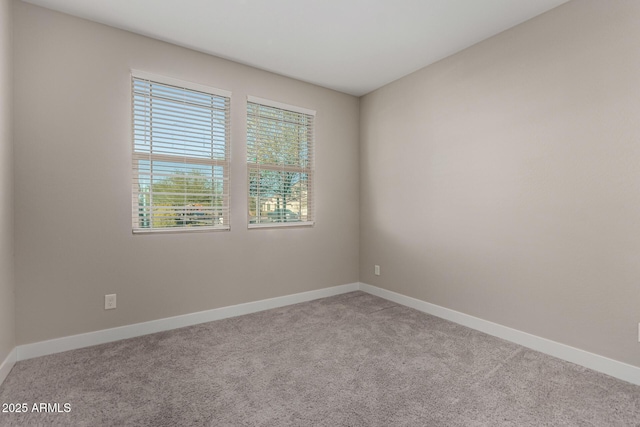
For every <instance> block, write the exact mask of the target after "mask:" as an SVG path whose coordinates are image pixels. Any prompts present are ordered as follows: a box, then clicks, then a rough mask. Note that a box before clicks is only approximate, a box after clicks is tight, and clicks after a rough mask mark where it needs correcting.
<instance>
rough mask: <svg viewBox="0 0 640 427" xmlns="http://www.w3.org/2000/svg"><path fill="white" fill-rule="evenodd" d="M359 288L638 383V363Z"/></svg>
mask: <svg viewBox="0 0 640 427" xmlns="http://www.w3.org/2000/svg"><path fill="white" fill-rule="evenodd" d="M360 290H361V291H364V292H367V293H369V294H372V295H375V296H378V297H380V298H384V299H386V300H389V301H393V302H395V303H398V304H401V305H404V306H407V307H411V308H414V309H416V310H419V311H422V312H424V313H428V314H431V315H434V316H436V317H440V318H442V319H446V320H450V321H452V322H454V323H458V324H460V325H463V326H466V327H468V328H471V329H475V330H478V331H481V332H484V333H485V334H489V335H493V336H495V337H498V338H502V339H504V340H507V341H511V342H514V343H516V344H520V345H521V346H524V347H528V348H530V349H532V350H536V351H539V352H541V353H545V354H548V355H550V356H554V357H557V358H558V359H562V360H566V361H568V362H571V363H575V364H576V365H581V366H584V367H586V368H589V369H593V370H594V371H598V372H602V373H603V374H607V375H610V376H612V377H615V378H618V379H621V380H623V381H627V382H630V383H632V384H636V385H640V368H639V367H637V366H633V365H629V364H626V363H623V362H619V361H617V360H613V359H609V358H607V357H604V356H600V355H598V354H595V353H589V352H588V351H584V350H580V349H578V348H574V347H571V346H568V345H566V344H561V343H559V342H556V341H551V340H548V339H546V338H541V337H538V336H536V335H531V334H528V333H526V332H522V331H519V330H517V329H512V328H509V327H507V326H503V325H499V324H497V323H493V322H489V321H488V320H483V319H480V318H478V317H473V316H470V315H468V314H464V313H461V312H459V311H455V310H451V309H448V308H445V307H441V306H439V305H435V304H431V303H428V302H425V301H422V300H419V299H416V298H412V297H408V296H405V295H402V294H399V293H397V292H392V291H388V290H386V289H382V288H378V287H376V286H371V285H367V284H366V283H360Z"/></svg>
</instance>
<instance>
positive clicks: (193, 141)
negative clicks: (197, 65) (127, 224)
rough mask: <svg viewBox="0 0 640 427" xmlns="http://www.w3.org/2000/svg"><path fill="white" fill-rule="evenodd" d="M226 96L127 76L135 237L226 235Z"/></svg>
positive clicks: (194, 86)
mask: <svg viewBox="0 0 640 427" xmlns="http://www.w3.org/2000/svg"><path fill="white" fill-rule="evenodd" d="M229 97H230V93H228V92H225V91H221V90H218V89H212V88H208V87H204V86H200V85H197V84H194V83H187V82H182V81H179V80H173V79H168V78H165V77H158V76H153V75H150V74H147V73H142V72H137V71H134V72H132V110H133V120H132V123H133V162H132V164H133V174H132V176H133V216H132V225H133V231H134V233H140V232H152V231H177V230H179V231H195V230H199V231H200V230H212V229H227V230H228V229H229Z"/></svg>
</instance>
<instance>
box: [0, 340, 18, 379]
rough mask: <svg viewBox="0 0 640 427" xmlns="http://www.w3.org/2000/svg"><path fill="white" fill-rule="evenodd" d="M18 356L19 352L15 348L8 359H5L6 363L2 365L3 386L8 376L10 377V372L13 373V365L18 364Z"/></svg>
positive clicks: (0, 373)
mask: <svg viewBox="0 0 640 427" xmlns="http://www.w3.org/2000/svg"><path fill="white" fill-rule="evenodd" d="M17 355H18V352H17V350H16V348H15V347H14V348H13V350H11V351H10V352H9V354H8V355H7V357H5V359H4V361H3V362H2V363H0V385H2V383H3V382H4V380H5V379H6V378H7V375H9V372H11V368H13V365H15V364H16V362H17V360H18V357H17Z"/></svg>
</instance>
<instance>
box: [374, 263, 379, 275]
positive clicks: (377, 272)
mask: <svg viewBox="0 0 640 427" xmlns="http://www.w3.org/2000/svg"><path fill="white" fill-rule="evenodd" d="M373 272H374V274H375V275H376V276H379V275H380V266H379V265H375V266H374V267H373Z"/></svg>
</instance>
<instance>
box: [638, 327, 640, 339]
mask: <svg viewBox="0 0 640 427" xmlns="http://www.w3.org/2000/svg"><path fill="white" fill-rule="evenodd" d="M638 342H640V323H638Z"/></svg>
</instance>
